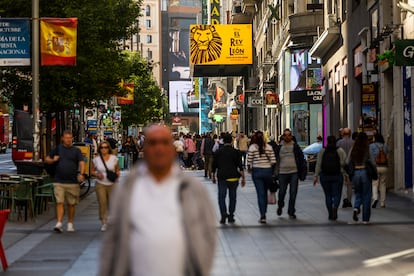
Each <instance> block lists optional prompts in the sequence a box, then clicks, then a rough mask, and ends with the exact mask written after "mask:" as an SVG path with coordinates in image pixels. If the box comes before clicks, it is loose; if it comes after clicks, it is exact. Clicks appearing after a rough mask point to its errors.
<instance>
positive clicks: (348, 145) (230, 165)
mask: <svg viewBox="0 0 414 276" xmlns="http://www.w3.org/2000/svg"><path fill="white" fill-rule="evenodd" d="M144 137H145V138H144ZM352 137H354V139H353V138H352ZM72 139H73V136H72V133H71V132H69V131H65V132H64V134H63V136H62V144H60V145H58V146H57V147H56V148H54V149H53V150H52V151H51V152H50V154H49V155H48V156H47V157H46V160H45V162H46V163H47V164H49V165H53V164H54V165H55V167H56V169H55V174H54V195H55V198H56V218H57V221H56V225H55V227H54V231H56V232H58V233H61V232H63V216H64V213H65V205H64V204H65V203H66V204H67V207H66V208H67V216H68V219H67V221H68V223H67V229H66V230H67V231H68V232H74V231H75V228H74V225H73V220H74V215H75V206H76V205H77V204H78V203H79V194H80V190H79V183H81V182H82V181H84V173H85V162H84V158H83V156H82V154H81V152H80V150H79V149H78V148H77V147H74V146H73V142H72ZM321 139H322V137H320V140H321ZM325 142H326V145H325V147H323V148H322V149H321V150H320V151H319V152H318V154H317V161H316V165H315V173H314V179H313V184H314V185H317V184H318V183H319V182H320V184H321V187H322V190H323V193H324V196H325V200H324V201H325V206H326V209H327V212H328V220H331V221H335V220H337V219H338V209H339V207H340V203H341V198H342V193H343V189H344V187H345V192H344V197H343V201H342V208H349V207H351V208H352V207H353V208H354V209H353V213H352V218H353V220H354V221H359V215H360V214H361V213H362V222H363V223H364V224H368V223H369V222H370V216H371V208H376V207H377V205H378V204H380V206H381V207H382V208H385V202H386V180H387V179H386V175H387V165H388V157H387V154H388V148H387V145H386V143H385V141H384V138H383V137H382V136H381V135H380V134H379V133H375V135H373V137H372V141H371V143H370V140H369V137H368V135H367V134H366V133H364V132H360V133H357V134H356V135H352V133H351V130H350V129H349V128H345V129H341V132H340V137H339V138H337V137H335V136H333V135H332V136H328V137H327V138H326V141H325ZM92 144H93V141H92ZM120 151H121V153H128V155H129V157H131V161H132V162H131V163H130V164H131V165H132V164H133V163H135V162H136V161H138V160H139V159H141V160H140V162H137V164H136V165H134V166H131V167H129V169H130V172H129V174H128V176H127V177H126V179H125V181H123V182H122V183H118V182H119V181H118V178H119V175H120V166H119V161H118V158H117V156H116V153H117V152H118V151H116V152H115V151H114V146H113V145H111V141H110V140H109V139H104V140H103V141H102V142H101V143H99V144H97V145H96V154H95V156H94V158H93V160H92V165H91V174H92V176H94V177H96V185H95V187H96V196H97V199H98V204H99V220H100V222H101V228H100V230H101V231H103V232H105V235H104V238H103V243H102V255H101V263H100V273H99V275H126V274H132V275H167V274H168V275H208V274H209V271H210V269H211V264H212V260H213V257H214V249H215V244H216V227H215V215H214V209H213V208H212V206H211V203H210V200H209V197H208V194H207V193H206V191H205V189H204V187H203V186H202V185H201V183H200V182H199V180H197V179H195V178H192V177H190V176H189V175H188V174H185V173H183V170H184V169H202V170H204V177H206V178H209V179H211V181H212V182H213V183H215V184H217V188H218V189H217V190H218V193H217V199H218V206H219V211H220V220H219V223H220V224H226V223H229V224H233V223H235V222H236V219H235V212H236V205H237V190H238V187H239V185H240V186H241V187H244V186H245V185H246V174H245V173H246V171H247V173H248V174H251V177H252V180H253V183H254V187H255V190H256V194H257V206H258V213H259V220H258V222H259V223H260V224H265V223H266V219H267V217H266V215H267V207H268V204H277V211H276V214H277V215H278V216H281V215H282V214H283V210H284V208H285V202H287V203H286V207H287V210H286V211H287V214H288V216H289V218H290V219H296V218H297V214H296V197H297V194H298V190H299V181H304V180H305V179H306V177H307V173H308V164H307V162H306V159H305V156H304V153H303V151H302V149H301V147H300V145H299V144H298V143H297V141H296V139H295V137H294V136H293V135H292V131H291V130H290V129H285V130H284V131H283V134H282V135H281V136H280V137H279V139H276V138H275V137H274V136H267V134H266V133H264V132H261V131H255V132H253V133H251V134H250V135H249V136H248V135H246V134H244V133H243V132H240V133H238V134H236V135H234V134H232V133H221V134H220V136H217V135H213V134H211V133H207V134H205V135H190V134H187V135H184V134H182V133H180V134H177V135H173V133H172V132H171V130H170V129H169V128H168V127H167V126H165V125H160V124H158V125H151V126H149V127H147V128H146V130H145V132H144V133H141V134H140V137H139V138H138V139H133V138H132V137H127V138H126V139H125V141H124V143H122V147H121V148H120ZM131 153H132V154H131ZM140 153H142V154H140ZM135 155H136V156H135ZM227 194H228V198H229V200H228V201H229V204H228V206H227V204H226V198H227ZM287 195H288V197H289V198H288V200H287V199H286V197H287ZM353 196H354V201H352V197H353ZM170 248H174V250H165V249H170Z"/></svg>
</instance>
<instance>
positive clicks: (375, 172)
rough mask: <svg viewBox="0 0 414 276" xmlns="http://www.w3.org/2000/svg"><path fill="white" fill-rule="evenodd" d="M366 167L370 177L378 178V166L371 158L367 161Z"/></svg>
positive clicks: (372, 178)
mask: <svg viewBox="0 0 414 276" xmlns="http://www.w3.org/2000/svg"><path fill="white" fill-rule="evenodd" d="M365 169H366V170H367V175H368V178H369V179H371V180H378V170H377V166H375V165H374V164H372V162H371V161H370V160H369V159H368V160H367V161H365Z"/></svg>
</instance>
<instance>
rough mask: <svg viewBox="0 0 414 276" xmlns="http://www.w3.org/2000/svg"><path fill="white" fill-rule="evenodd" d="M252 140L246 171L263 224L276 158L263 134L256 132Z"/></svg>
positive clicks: (260, 220) (260, 221)
mask: <svg viewBox="0 0 414 276" xmlns="http://www.w3.org/2000/svg"><path fill="white" fill-rule="evenodd" d="M252 140H253V141H254V143H253V144H252V145H250V147H249V150H248V154H247V170H248V172H249V173H250V174H252V178H253V183H254V186H255V187H256V193H257V203H258V205H259V211H260V219H259V223H262V224H264V223H266V212H267V191H268V188H269V186H270V185H272V175H273V171H272V167H273V165H274V164H276V157H275V154H274V152H273V148H272V147H271V146H270V145H269V144H267V143H266V142H265V140H264V137H263V132H261V131H258V132H256V133H255V135H254V139H252Z"/></svg>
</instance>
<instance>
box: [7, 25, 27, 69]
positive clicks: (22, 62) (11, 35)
mask: <svg viewBox="0 0 414 276" xmlns="http://www.w3.org/2000/svg"><path fill="white" fill-rule="evenodd" d="M28 65H30V22H29V19H24V18H21V19H17V18H16V19H14V18H0V66H28Z"/></svg>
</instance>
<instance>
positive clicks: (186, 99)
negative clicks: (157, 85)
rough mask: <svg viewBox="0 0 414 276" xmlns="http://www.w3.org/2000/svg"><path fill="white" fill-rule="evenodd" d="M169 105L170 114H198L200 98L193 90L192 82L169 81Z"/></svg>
mask: <svg viewBox="0 0 414 276" xmlns="http://www.w3.org/2000/svg"><path fill="white" fill-rule="evenodd" d="M197 86H198V85H197ZM169 105H170V113H198V112H199V108H200V97H199V93H196V91H195V90H194V86H193V83H192V81H170V84H169Z"/></svg>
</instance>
